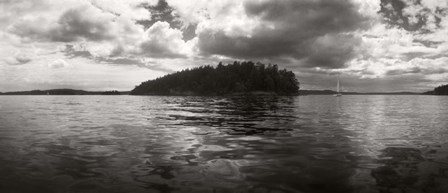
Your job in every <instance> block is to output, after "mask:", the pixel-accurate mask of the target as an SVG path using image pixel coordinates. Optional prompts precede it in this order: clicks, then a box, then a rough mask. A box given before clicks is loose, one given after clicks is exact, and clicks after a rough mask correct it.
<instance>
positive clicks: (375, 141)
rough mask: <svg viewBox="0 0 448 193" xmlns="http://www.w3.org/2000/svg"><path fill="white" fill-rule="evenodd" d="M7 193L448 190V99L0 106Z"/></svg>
mask: <svg viewBox="0 0 448 193" xmlns="http://www.w3.org/2000/svg"><path fill="white" fill-rule="evenodd" d="M0 192H2V193H9V192H11V193H15V192H19V193H21V192H46V193H51V192H83V193H84V192H105V193H106V192H107V193H109V192H111V193H113V192H132V193H134V192H135V193H138V192H304V193H307V192H310V193H314V192H329V193H338V192H341V193H346V192H362V193H367V192H379V193H389V192H394V193H395V192H397V193H408V192H409V193H418V192H431V193H433V192H434V193H446V192H448V97H438V96H343V97H333V96H300V97H266V96H265V97H227V98H226V97H156V96H143V97H140V96H0Z"/></svg>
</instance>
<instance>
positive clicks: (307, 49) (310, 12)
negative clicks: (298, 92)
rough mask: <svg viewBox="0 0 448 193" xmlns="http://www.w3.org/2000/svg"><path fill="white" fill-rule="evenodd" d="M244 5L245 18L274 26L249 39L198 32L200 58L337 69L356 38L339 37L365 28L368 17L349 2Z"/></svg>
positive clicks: (305, 0)
mask: <svg viewBox="0 0 448 193" xmlns="http://www.w3.org/2000/svg"><path fill="white" fill-rule="evenodd" d="M244 6H245V11H246V13H247V15H248V16H250V17H253V18H259V19H260V20H261V22H262V23H263V24H271V26H273V27H274V28H270V27H268V26H267V25H259V26H258V27H256V28H255V30H254V32H253V34H252V35H251V36H250V37H247V36H236V37H235V36H229V35H227V34H226V33H225V32H223V31H218V32H216V31H212V30H208V31H202V32H201V33H200V34H198V38H199V48H200V50H201V51H202V52H203V53H204V54H218V55H225V56H230V57H235V58H276V57H290V58H295V59H304V60H306V63H307V64H306V66H307V67H316V66H318V67H323V68H341V67H343V66H344V64H345V62H346V61H347V60H349V59H351V58H352V56H353V55H354V53H353V52H354V48H355V47H356V46H357V44H358V43H359V41H358V40H357V38H355V37H353V36H351V35H343V33H344V32H352V31H354V30H357V29H363V28H364V27H366V26H367V18H365V17H363V16H362V15H360V14H359V12H358V11H357V9H358V7H357V6H356V5H354V4H353V3H351V2H350V1H347V0H332V1H327V0H317V1H316V0H284V1H263V2H258V1H256V2H255V1H254V2H249V3H245V4H244ZM325 39H328V40H330V39H331V40H334V41H326V40H325Z"/></svg>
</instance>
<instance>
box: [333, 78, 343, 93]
mask: <svg viewBox="0 0 448 193" xmlns="http://www.w3.org/2000/svg"><path fill="white" fill-rule="evenodd" d="M340 84H341V83H340V82H339V76H338V84H337V86H336V94H334V96H342V94H341V91H340V88H339V87H340V86H341V85H340Z"/></svg>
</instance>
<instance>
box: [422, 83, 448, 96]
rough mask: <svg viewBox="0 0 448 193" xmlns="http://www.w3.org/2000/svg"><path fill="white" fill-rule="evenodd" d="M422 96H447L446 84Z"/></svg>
mask: <svg viewBox="0 0 448 193" xmlns="http://www.w3.org/2000/svg"><path fill="white" fill-rule="evenodd" d="M424 94H428V95H448V84H446V85H441V86H438V87H436V88H434V90H432V91H428V92H425V93H424Z"/></svg>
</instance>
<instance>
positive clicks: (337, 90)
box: [336, 78, 339, 93]
mask: <svg viewBox="0 0 448 193" xmlns="http://www.w3.org/2000/svg"><path fill="white" fill-rule="evenodd" d="M336 92H338V93H339V78H338V85H337V87H336Z"/></svg>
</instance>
